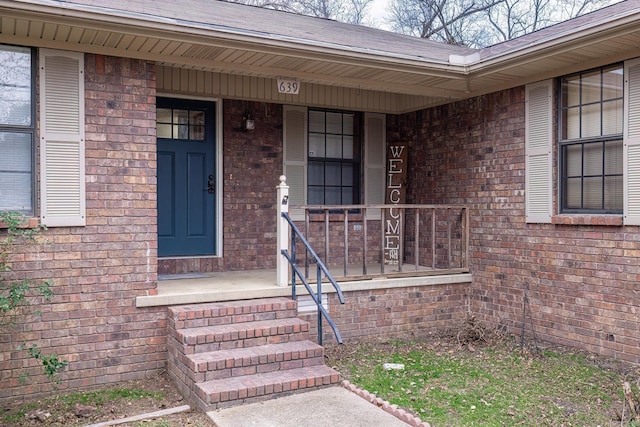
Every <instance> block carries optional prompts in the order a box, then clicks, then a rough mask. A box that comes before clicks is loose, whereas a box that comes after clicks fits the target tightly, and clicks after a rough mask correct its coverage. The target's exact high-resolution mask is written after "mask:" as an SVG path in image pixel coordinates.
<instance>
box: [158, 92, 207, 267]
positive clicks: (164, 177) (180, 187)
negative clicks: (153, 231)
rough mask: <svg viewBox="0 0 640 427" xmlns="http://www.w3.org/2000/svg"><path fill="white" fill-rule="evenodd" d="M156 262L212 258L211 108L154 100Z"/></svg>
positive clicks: (205, 105)
mask: <svg viewBox="0 0 640 427" xmlns="http://www.w3.org/2000/svg"><path fill="white" fill-rule="evenodd" d="M156 111H157V118H156V121H157V139H158V256H190V255H213V254H215V253H216V245H215V241H216V238H215V224H216V218H215V213H216V209H215V200H216V196H215V177H216V173H215V134H216V132H215V104H213V103H209V102H199V101H187V100H175V99H167V98H158V101H157V110H156Z"/></svg>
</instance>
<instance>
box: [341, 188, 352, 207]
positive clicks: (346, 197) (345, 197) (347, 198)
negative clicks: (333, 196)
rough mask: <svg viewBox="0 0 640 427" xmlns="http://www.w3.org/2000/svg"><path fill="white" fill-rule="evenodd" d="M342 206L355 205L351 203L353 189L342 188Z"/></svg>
mask: <svg viewBox="0 0 640 427" xmlns="http://www.w3.org/2000/svg"><path fill="white" fill-rule="evenodd" d="M342 204H343V205H353V204H355V203H354V201H353V188H351V187H343V188H342Z"/></svg>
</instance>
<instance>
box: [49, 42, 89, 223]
mask: <svg viewBox="0 0 640 427" xmlns="http://www.w3.org/2000/svg"><path fill="white" fill-rule="evenodd" d="M39 61H40V193H41V206H40V211H41V215H40V216H41V218H40V219H41V222H42V224H44V225H46V226H48V227H60V226H81V225H85V223H86V218H85V172H84V55H83V54H82V53H76V52H64V51H55V50H49V49H41V50H40V58H39Z"/></svg>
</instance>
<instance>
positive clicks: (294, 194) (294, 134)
mask: <svg viewBox="0 0 640 427" xmlns="http://www.w3.org/2000/svg"><path fill="white" fill-rule="evenodd" d="M283 140H284V141H283V147H284V156H283V158H284V175H285V176H286V177H287V185H289V216H290V217H291V219H293V220H295V221H302V220H304V211H303V210H302V209H296V208H294V207H293V206H300V205H305V204H307V108H306V107H297V106H293V105H285V106H284V126H283Z"/></svg>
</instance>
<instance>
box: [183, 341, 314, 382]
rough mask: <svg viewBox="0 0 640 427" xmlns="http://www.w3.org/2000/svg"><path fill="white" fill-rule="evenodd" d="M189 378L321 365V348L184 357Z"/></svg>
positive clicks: (292, 346) (300, 344) (303, 345)
mask: <svg viewBox="0 0 640 427" xmlns="http://www.w3.org/2000/svg"><path fill="white" fill-rule="evenodd" d="M185 359H186V360H185V365H186V367H187V368H188V375H189V377H190V378H191V379H192V380H193V381H195V382H203V381H211V380H215V379H222V378H229V377H233V376H243V375H251V374H261V373H265V372H273V371H278V370H286V369H294V368H302V367H305V366H315V365H322V364H324V349H323V348H322V347H321V346H319V345H317V344H316V343H314V342H311V341H292V342H286V343H282V344H267V345H263V346H259V347H249V348H236V349H231V350H218V351H212V352H207V353H196V354H191V355H188V356H186V358H185Z"/></svg>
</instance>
